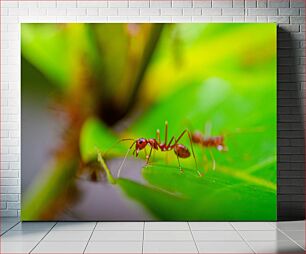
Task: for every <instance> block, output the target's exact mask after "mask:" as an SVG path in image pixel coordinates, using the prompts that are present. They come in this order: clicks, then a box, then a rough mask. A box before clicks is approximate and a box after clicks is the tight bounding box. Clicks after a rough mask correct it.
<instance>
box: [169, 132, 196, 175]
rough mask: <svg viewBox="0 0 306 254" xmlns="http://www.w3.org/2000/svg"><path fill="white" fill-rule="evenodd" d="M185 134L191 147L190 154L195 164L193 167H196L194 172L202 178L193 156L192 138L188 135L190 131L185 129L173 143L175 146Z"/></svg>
mask: <svg viewBox="0 0 306 254" xmlns="http://www.w3.org/2000/svg"><path fill="white" fill-rule="evenodd" d="M186 132H187V135H188V138H189V142H190V147H191V152H192V156H193V159H194V162H195V166H196V170H197V173H198V175H199V176H202V174H201V173H200V171H199V169H198V163H197V160H196V157H195V154H194V150H193V145H192V137H191V134H190V131H189V130H188V129H185V130H184V131H183V132H182V133H181V135H180V136H179V137H178V139H177V140H176V141H175V145H176V144H177V143H178V141H179V140H180V139H181V138H182V137H183V136H184V135H185V133H186Z"/></svg>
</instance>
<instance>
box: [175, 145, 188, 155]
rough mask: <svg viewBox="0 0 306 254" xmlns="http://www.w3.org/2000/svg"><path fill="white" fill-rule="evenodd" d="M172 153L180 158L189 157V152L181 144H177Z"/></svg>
mask: <svg viewBox="0 0 306 254" xmlns="http://www.w3.org/2000/svg"><path fill="white" fill-rule="evenodd" d="M174 152H175V154H176V155H177V156H178V157H180V158H188V157H190V152H189V150H188V148H187V147H186V146H184V145H181V144H177V145H175V146H174Z"/></svg>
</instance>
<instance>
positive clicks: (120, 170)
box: [117, 140, 136, 178]
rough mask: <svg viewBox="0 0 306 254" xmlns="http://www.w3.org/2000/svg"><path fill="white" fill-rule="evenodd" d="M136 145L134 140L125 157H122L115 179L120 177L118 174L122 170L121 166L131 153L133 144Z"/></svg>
mask: <svg viewBox="0 0 306 254" xmlns="http://www.w3.org/2000/svg"><path fill="white" fill-rule="evenodd" d="M135 143H136V140H134V142H133V143H132V145H131V146H130V148H129V149H128V150H127V152H126V154H125V156H124V159H123V160H122V162H121V164H120V167H119V169H118V173H117V177H118V178H119V177H120V173H121V170H122V167H123V164H124V162H125V161H126V158H127V156H128V154H129V152H130V151H131V149H132V147H133V146H134V144H135Z"/></svg>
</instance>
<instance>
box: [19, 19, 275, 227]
mask: <svg viewBox="0 0 306 254" xmlns="http://www.w3.org/2000/svg"><path fill="white" fill-rule="evenodd" d="M21 87H22V91H21V97H22V130H21V135H22V144H21V146H22V151H21V160H22V169H21V174H22V179H21V180H22V183H21V185H22V194H21V197H22V211H21V212H22V215H21V216H22V220H23V221H44V220H45V221H52V220H58V221H73V220H81V221H82V220H83V221H91V220H103V221H143V220H146V221H180V220H189V221H225V220H226V221H257V220H276V191H277V190H276V175H277V171H276V170H277V169H276V162H277V156H276V154H277V153H276V152H277V151H276V141H277V129H276V25H275V24H239V23H236V24H222V23H221V24H195V23H194V24H149V23H148V24H132V23H124V24H120V23H117V24H81V23H78V24H73V23H72V24H22V25H21Z"/></svg>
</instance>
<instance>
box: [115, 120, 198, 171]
mask: <svg viewBox="0 0 306 254" xmlns="http://www.w3.org/2000/svg"><path fill="white" fill-rule="evenodd" d="M186 133H187V134H188V137H189V141H190V146H191V151H192V156H193V158H194V161H195V165H196V169H197V173H198V174H199V176H202V174H201V173H200V172H199V170H198V165H197V161H196V158H195V155H194V151H193V146H192V137H191V134H190V132H189V130H188V129H185V130H184V131H183V132H182V133H181V135H179V137H178V138H177V139H176V138H175V137H174V136H173V137H172V138H171V139H170V141H169V143H167V141H168V140H167V139H168V122H167V121H166V122H165V142H164V143H161V141H160V131H159V130H157V131H156V135H157V139H155V138H148V139H147V138H138V139H136V140H134V139H123V140H122V141H124V140H133V141H134V142H133V143H132V145H131V146H130V148H129V149H128V151H127V153H126V155H125V157H124V160H123V161H122V163H121V165H120V167H119V170H118V177H119V175H120V172H121V169H122V166H123V163H124V161H125V159H126V157H127V155H128V153H129V152H130V150H131V149H132V148H133V146H134V145H135V150H134V152H133V155H135V156H136V157H137V156H138V154H139V151H140V150H143V149H145V148H146V146H147V145H149V146H150V148H151V149H150V152H149V155H146V159H147V160H146V165H147V164H148V163H149V160H150V158H151V154H152V150H156V151H158V150H160V151H162V152H169V151H171V150H173V151H174V153H175V155H176V158H177V161H178V164H179V169H180V171H181V172H183V169H182V167H181V164H180V160H179V158H183V159H184V158H188V157H190V152H189V150H188V148H187V147H186V146H184V145H182V144H179V143H178V142H179V141H180V139H181V138H182V137H183V136H184V135H185V134H186ZM173 142H174V143H173ZM172 143H173V144H172ZM145 151H146V150H145Z"/></svg>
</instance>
